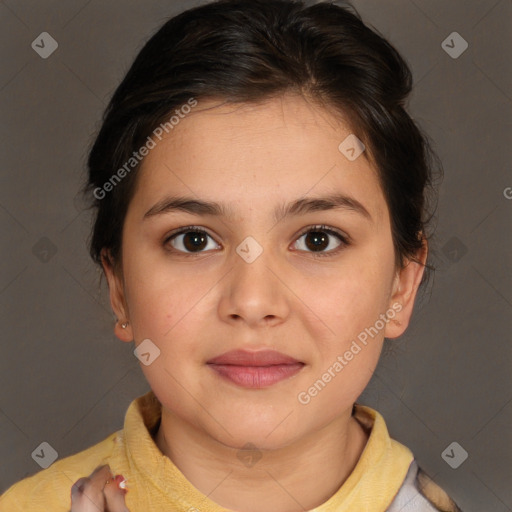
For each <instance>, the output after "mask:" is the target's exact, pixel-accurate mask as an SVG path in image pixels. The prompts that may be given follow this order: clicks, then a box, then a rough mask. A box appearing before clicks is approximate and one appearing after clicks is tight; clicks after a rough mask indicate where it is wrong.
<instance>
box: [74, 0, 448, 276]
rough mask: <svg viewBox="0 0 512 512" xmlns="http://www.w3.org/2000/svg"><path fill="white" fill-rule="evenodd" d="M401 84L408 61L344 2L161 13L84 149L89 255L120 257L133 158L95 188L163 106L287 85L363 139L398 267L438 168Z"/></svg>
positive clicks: (422, 228) (234, 97)
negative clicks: (164, 17) (162, 19)
mask: <svg viewBox="0 0 512 512" xmlns="http://www.w3.org/2000/svg"><path fill="white" fill-rule="evenodd" d="M338 3H339V2H338ZM411 89H412V76H411V72H410V69H409V67H408V65H407V63H406V62H405V61H404V59H403V58H402V57H401V56H400V55H399V53H398V52H397V50H396V49H395V48H394V47H393V46H392V45H391V44H390V43H388V42H387V41H386V40H385V39H384V38H383V37H382V36H380V35H379V34H378V32H377V31H376V30H375V29H370V28H369V27H368V26H367V25H365V24H364V23H363V22H362V20H361V17H360V15H359V14H358V13H357V11H356V10H355V8H354V7H353V6H351V5H350V4H349V3H348V2H344V6H343V7H342V6H340V5H335V4H333V3H327V2H318V3H316V4H314V5H309V4H306V2H301V1H293V0H220V1H214V2H211V3H207V4H205V5H201V6H199V7H195V8H193V9H190V10H187V11H185V12H183V13H181V14H179V15H178V16H175V17H173V18H171V19H169V20H168V21H167V22H166V23H165V24H164V25H163V26H162V27H161V28H160V29H159V30H158V31H157V32H156V33H155V34H154V35H153V36H152V37H151V38H150V39H149V41H148V42H147V43H146V44H145V45H144V47H143V48H142V50H141V51H140V53H139V54H138V55H137V57H136V59H135V61H134V62H133V64H132V66H131V68H130V69H129V71H128V73H127V74H126V76H125V77H124V79H123V81H122V82H121V84H120V85H119V87H118V88H117V90H116V91H115V93H114V95H113V97H112V99H111V101H110V103H109V105H108V107H107V109H106V111H105V114H104V117H103V124H102V127H101V129H100V131H99V134H98V136H97V138H96V140H95V141H94V144H93V146H92V149H91V151H90V154H89V159H88V171H89V181H88V183H87V185H86V187H85V189H84V191H85V192H86V193H87V194H90V195H91V199H92V203H91V204H92V207H93V208H95V213H96V216H95V220H94V226H93V230H92V235H91V240H90V254H91V257H92V258H93V259H94V261H95V262H97V263H100V264H101V251H102V249H108V251H109V254H110V256H111V260H112V263H113V264H114V266H116V265H118V264H119V262H120V258H121V242H122V228H123V223H124V219H125V216H126V212H127V208H128V205H129V203H130V201H131V198H132V197H133V194H134V191H135V187H136V178H137V169H138V167H139V165H137V166H134V168H133V170H131V171H130V172H129V173H123V179H122V180H118V181H119V182H118V183H117V182H116V183H115V186H113V187H109V192H108V193H106V192H105V191H104V189H103V187H104V185H105V183H107V182H108V181H109V179H111V178H112V176H113V175H114V174H115V173H116V172H117V171H118V170H119V169H120V168H121V167H122V166H123V165H125V164H126V162H127V161H129V160H130V158H131V157H132V155H133V152H134V151H136V150H137V149H139V148H140V147H141V146H142V145H143V144H144V143H145V142H146V141H147V138H148V136H150V134H151V133H152V132H153V130H154V129H155V128H156V127H157V126H159V125H160V124H161V123H163V122H165V121H166V120H168V119H169V116H170V115H172V112H173V111H175V110H176V109H178V108H180V107H181V106H182V105H186V104H187V102H190V100H191V98H194V99H195V100H196V101H199V102H200V101H201V99H213V98H217V99H219V100H223V101H225V102H232V103H240V102H242V103H260V102H264V101H265V100H269V99H272V98H274V97H277V96H281V95H283V94H285V93H288V92H290V93H295V94H297V93H298V94H301V95H303V96H304V97H305V98H306V97H307V98H308V99H309V100H312V101H313V102H316V104H317V105H318V106H319V108H325V109H328V111H329V112H331V113H333V114H335V115H336V114H339V117H340V118H343V119H344V120H346V121H347V122H348V123H349V125H350V128H351V130H352V133H354V134H355V135H356V136H357V137H358V138H359V139H360V140H361V141H362V142H363V143H364V145H365V146H366V149H367V151H365V153H364V155H365V157H367V158H369V159H372V163H374V165H375V167H376V169H377V172H378V179H379V182H380V185H381V187H382V190H383V193H384V197H385V199H386V202H387V205H388V208H389V212H390V219H391V232H392V237H393V244H394V248H395V256H396V265H397V266H400V267H401V266H403V265H404V263H405V261H406V259H413V260H414V255H415V254H416V252H417V250H418V249H420V248H421V246H422V243H423V240H422V238H423V237H425V238H426V239H427V240H428V239H429V238H430V234H429V233H428V231H427V227H428V224H429V222H430V221H431V218H432V214H433V212H431V211H430V209H429V206H430V205H429V198H430V195H431V192H435V191H434V188H433V183H434V179H433V177H434V171H435V170H438V171H439V172H440V173H441V172H442V167H441V164H440V162H439V159H438V158H437V156H436V155H435V153H434V152H433V150H432V149H431V146H430V143H429V141H428V137H427V136H426V135H425V134H423V133H422V131H421V129H420V128H419V127H418V126H417V125H416V123H415V122H414V121H413V120H412V119H411V117H410V116H409V115H408V113H407V112H406V110H405V106H406V105H405V102H406V100H407V97H408V95H409V93H410V92H411ZM98 190H102V193H101V194H99V193H98V192H97V191H98ZM95 191H96V193H95ZM432 197H433V198H435V195H432ZM426 267H427V270H431V269H433V267H432V266H431V265H428V264H427V265H426ZM426 279H428V272H427V271H425V273H424V275H423V280H422V282H424V281H425V280H426Z"/></svg>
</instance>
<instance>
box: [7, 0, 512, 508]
mask: <svg viewBox="0 0 512 512" xmlns="http://www.w3.org/2000/svg"><path fill="white" fill-rule="evenodd" d="M197 3H198V2H192V1H189V2H177V1H171V0H167V1H164V0H146V1H144V2H140V1H135V0H124V1H113V2H101V1H100V0H90V1H84V0H72V1H71V0H60V1H59V0H45V1H44V2H42V1H41V2H36V1H35V0H32V1H30V0H4V1H2V2H0V20H1V27H2V30H1V32H0V38H1V44H0V52H2V69H1V76H0V112H1V115H2V119H3V122H2V123H1V126H0V143H1V146H2V151H1V153H0V158H1V178H0V179H1V182H0V183H1V187H0V233H1V237H2V244H1V257H2V263H3V264H2V266H1V269H0V320H1V325H2V343H1V346H0V348H1V357H0V384H1V385H0V460H1V468H0V492H3V491H4V490H5V489H7V487H9V486H10V485H11V484H12V483H14V482H15V481H17V480H19V479H21V478H23V477H25V476H28V475H31V474H34V473H36V472H37V471H39V470H40V469H41V468H40V467H39V466H38V465H37V464H36V462H35V460H34V459H33V458H32V456H31V454H32V452H33V451H34V450H35V449H36V448H37V447H38V446H39V445H40V443H41V442H43V441H45V442H48V443H49V444H50V445H51V446H52V447H53V448H54V449H55V450H56V451H57V452H58V455H59V457H60V458H62V457H65V456H67V455H70V454H73V453H76V452H78V451H80V450H83V449H85V448H87V447H89V446H91V445H92V444H95V443H97V442H99V441H101V440H102V439H104V438H105V437H106V436H107V435H109V434H110V433H111V432H113V431H115V430H117V429H119V428H121V427H122V422H123V419H124V413H125V411H126V409H127V407H128V405H129V403H130V402H131V400H133V399H134V398H135V397H137V396H139V395H141V394H143V393H145V392H146V391H148V390H149V387H148V384H147V383H146V381H145V379H144V377H143V375H142V372H141V371H140V368H139V362H138V360H137V359H136V358H135V357H134V355H133V353H132V350H133V345H131V344H125V343H122V342H120V341H119V340H117V338H115V337H114V336H113V325H114V319H113V316H112V313H111V311H110V306H109V303H108V298H107V294H106V286H105V282H104V281H103V282H102V284H101V285H100V281H99V276H100V274H99V272H98V270H97V269H96V268H95V267H94V265H93V263H92V261H90V260H89V257H88V253H87V248H86V240H87V237H88V234H89V226H90V215H89V213H88V212H84V211H83V204H82V203H81V201H80V199H79V197H78V196H77V195H76V194H77V191H78V190H79V188H80V186H81V184H82V180H83V176H84V174H83V173H84V166H85V165H84V164H85V158H86V154H87V149H88V147H89V144H90V143H91V141H92V137H93V135H94V133H95V132H96V130H97V129H98V127H99V121H100V117H101V114H102V111H103V109H104V107H105V106H106V103H107V101H108V99H109V97H110V95H111V94H112V92H113V90H114V89H115V87H116V86H117V84H118V83H119V81H120V80H121V78H122V76H123V74H124V73H125V72H126V71H127V69H128V67H129V65H130V64H131V61H132V59H133V58H134V56H135V55H136V53H137V51H138V50H139V49H140V48H141V45H142V44H143V42H145V41H146V40H147V39H148V38H149V37H150V35H151V34H152V33H153V32H154V31H155V30H156V29H157V28H158V27H159V26H160V25H161V23H163V22H164V20H165V19H166V18H167V17H169V16H172V15H174V14H175V13H177V12H179V11H180V10H182V9H183V8H185V7H192V6H194V5H196V4H197ZM354 5H355V6H356V8H357V9H358V10H359V12H360V13H361V15H362V16H363V19H364V20H365V21H366V22H368V23H370V24H371V25H373V26H374V27H375V28H377V29H378V30H379V31H380V32H381V33H382V34H383V35H384V36H385V37H387V38H388V39H389V40H390V41H391V42H392V43H393V44H394V45H395V46H396V47H397V48H398V50H399V51H400V52H401V53H402V55H403V56H404V57H405V58H406V60H407V61H408V62H409V64H410V65H411V67H412V71H413V74H414V78H415V88H414V91H413V94H412V97H411V101H410V112H411V115H412V116H413V117H414V118H415V119H416V121H417V122H419V123H420V125H421V126H422V127H423V128H424V129H425V130H426V131H427V133H429V135H430V136H431V138H432V139H433V141H434V143H435V148H436V149H437V152H438V154H439V156H440V157H441V159H442V161H443V164H444V168H445V179H444V182H443V184H442V187H441V190H440V200H439V207H438V212H437V218H438V229H437V238H436V240H435V246H434V247H432V250H433V252H434V253H435V254H434V255H435V263H436V264H437V265H438V271H437V273H436V276H435V279H434V282H433V286H430V287H429V288H428V289H427V293H424V294H423V295H422V297H421V298H420V300H419V301H418V303H417V307H416V310H415V314H414V318H413V321H412V324H411V326H410V327H409V329H408V331H407V332H406V334H405V335H404V336H402V337H401V338H399V339H397V340H394V341H392V342H388V343H387V345H388V349H387V350H386V353H385V354H384V355H383V357H382V360H381V363H380V365H379V367H378V369H377V372H376V374H375V376H374V378H373V379H372V381H371V383H370V385H369V387H368V389H367V390H366V391H365V393H364V397H363V398H364V399H361V401H362V402H365V403H367V404H368V405H371V406H374V407H376V408H377V409H378V410H379V411H380V412H381V413H382V414H383V416H384V418H385V419H386V421H387V423H388V427H389V429H390V432H391V434H392V436H393V437H395V438H396V439H398V440H400V441H401V442H403V443H404V444H406V445H407V446H409V447H410V448H411V449H412V450H413V452H414V453H415V454H416V456H417V458H418V460H419V463H420V465H422V466H423V467H424V469H425V470H426V471H427V472H428V473H430V475H431V476H432V477H433V478H434V480H436V481H437V482H438V483H440V484H441V485H442V486H443V487H444V488H445V489H446V490H447V491H448V492H449V494H451V495H452V496H453V498H454V499H455V500H456V501H457V502H458V503H459V505H460V506H461V507H462V508H463V510H464V511H466V512H470V511H475V512H476V511H496V512H501V511H506V510H509V511H510V510H512V485H510V484H511V482H512V434H511V432H512V428H511V426H512V422H511V419H512V386H511V373H512V372H511V367H512V361H511V359H512V357H511V346H512V343H511V341H512V339H511V338H512V336H511V332H512V329H511V327H512V321H511V319H512V316H511V312H512V310H511V307H512V291H511V290H512V287H511V281H512V279H511V266H512V265H511V262H512V257H511V252H512V251H511V247H512V242H511V233H512V230H511V219H512V215H511V213H512V200H509V199H507V198H506V197H505V194H504V191H505V190H506V189H507V187H512V172H511V165H510V162H511V161H512V158H511V157H512V154H511V147H512V144H511V142H512V141H511V131H512V130H511V124H512V122H511V120H512V116H511V110H512V87H511V86H512V74H511V58H512V36H511V30H510V27H511V21H512V1H511V0H499V1H496V0H492V1H479V0H471V1H467V0H464V1H463V0H457V1H454V0H452V1H450V2H446V1H444V0H425V1H420V0H415V1H412V0H393V1H386V2H382V1H380V2H379V1H378V0H359V1H355V2H354ZM44 31H46V32H49V33H50V34H51V35H52V37H54V38H55V39H56V40H57V42H58V44H59V46H58V49H57V50H56V51H55V52H54V53H53V54H52V55H51V56H50V57H49V58H47V59H42V58H41V57H40V56H39V55H38V54H37V53H36V52H35V51H34V50H33V49H32V48H31V43H32V41H33V40H35V39H36V38H37V36H38V35H39V34H40V33H41V32H44ZM453 31H457V32H458V33H459V34H460V35H461V36H462V37H463V38H464V39H465V40H466V41H467V42H468V43H469V48H468V49H467V50H466V51H465V52H464V53H463V54H462V55H460V57H458V58H457V59H453V58H452V57H450V56H449V55H448V54H447V53H446V52H445V51H444V50H443V48H442V47H441V43H442V42H443V41H444V40H445V39H446V38H447V36H448V35H449V34H451V33H452V32H453ZM453 441H456V442H457V443H459V444H460V445H461V446H462V447H463V448H464V449H465V450H466V451H467V452H468V454H469V457H468V459H467V460H466V461H465V462H464V463H463V464H461V465H460V466H459V467H458V468H457V469H452V468H451V467H450V466H449V465H448V464H447V463H446V462H445V460H443V458H442V457H441V453H442V452H443V451H444V450H445V448H446V447H447V446H448V445H449V444H450V443H452V442H453ZM454 453H455V456H456V457H459V455H458V452H454Z"/></svg>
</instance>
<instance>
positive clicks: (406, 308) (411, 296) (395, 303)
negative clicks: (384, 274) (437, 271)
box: [384, 238, 428, 338]
mask: <svg viewBox="0 0 512 512" xmlns="http://www.w3.org/2000/svg"><path fill="white" fill-rule="evenodd" d="M427 254H428V244H427V240H426V239H425V238H423V245H422V247H421V248H420V249H418V251H417V253H416V254H415V257H414V258H411V259H409V260H407V261H406V263H405V266H404V267H403V268H402V269H400V270H399V271H397V273H396V275H395V278H394V281H393V287H392V293H391V297H390V302H389V307H390V308H391V309H392V310H394V311H395V315H394V317H393V318H392V319H390V321H389V322H388V323H387V324H386V329H385V334H384V337H385V338H397V337H398V336H401V335H402V334H403V333H404V332H405V330H406V329H407V327H408V325H409V321H410V319H411V316H412V312H413V310H414V301H415V299H416V294H417V292H418V289H419V286H420V283H421V279H422V277H423V273H424V271H425V264H426V261H427Z"/></svg>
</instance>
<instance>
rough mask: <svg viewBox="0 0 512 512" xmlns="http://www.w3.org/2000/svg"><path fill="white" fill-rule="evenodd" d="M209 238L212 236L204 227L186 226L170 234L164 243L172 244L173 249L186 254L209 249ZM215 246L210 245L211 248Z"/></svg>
mask: <svg viewBox="0 0 512 512" xmlns="http://www.w3.org/2000/svg"><path fill="white" fill-rule="evenodd" d="M208 238H211V236H210V235H209V234H208V233H207V232H206V231H205V230H204V229H202V228H200V227H197V226H186V227H184V228H181V229H180V230H179V231H177V232H175V233H173V234H171V235H170V236H168V237H167V238H166V239H165V241H164V245H167V244H171V246H172V247H173V249H175V250H176V251H179V252H183V253H185V254H187V253H188V254H193V253H201V252H203V250H204V249H205V248H206V249H208V245H207V242H208ZM212 240H213V239H212ZM215 248H216V247H210V248H209V249H215Z"/></svg>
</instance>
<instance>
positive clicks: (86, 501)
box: [71, 466, 112, 512]
mask: <svg viewBox="0 0 512 512" xmlns="http://www.w3.org/2000/svg"><path fill="white" fill-rule="evenodd" d="M109 478H112V472H111V471H110V468H109V467H108V466H99V467H97V468H96V469H95V470H94V471H93V472H92V473H91V474H90V475H89V476H88V477H83V478H80V479H79V480H77V481H76V482H75V483H74V484H73V487H72V488H71V512H103V511H104V508H105V495H104V494H103V488H104V487H105V483H106V482H107V481H108V480H109Z"/></svg>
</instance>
